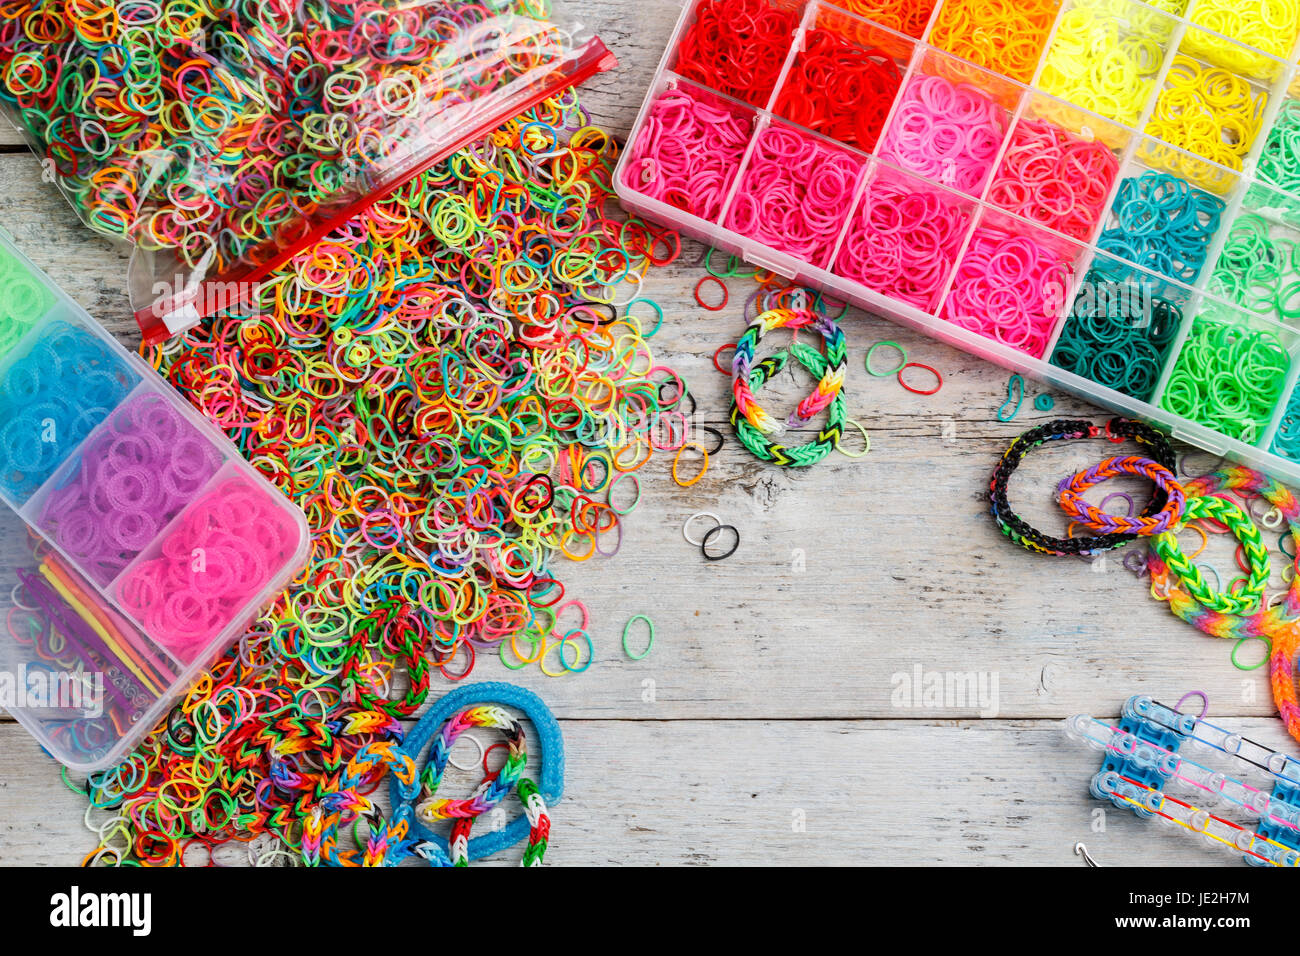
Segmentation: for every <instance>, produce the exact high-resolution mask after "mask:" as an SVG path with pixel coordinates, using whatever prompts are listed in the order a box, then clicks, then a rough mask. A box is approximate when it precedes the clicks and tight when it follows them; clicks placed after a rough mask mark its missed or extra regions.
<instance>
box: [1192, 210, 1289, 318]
mask: <svg viewBox="0 0 1300 956" xmlns="http://www.w3.org/2000/svg"><path fill="white" fill-rule="evenodd" d="M1296 235H1297V233H1295V232H1292V231H1290V230H1287V229H1284V228H1283V227H1280V226H1277V225H1275V224H1273V223H1271V222H1270V221H1269V220H1268V219H1266V218H1265V217H1264V216H1261V215H1259V214H1258V213H1254V212H1245V211H1243V212H1242V213H1241V215H1239V216H1237V218H1236V219H1234V220H1233V221H1232V226H1231V227H1230V228H1229V229H1228V236H1227V239H1225V240H1224V243H1223V251H1222V252H1220V254H1219V260H1218V262H1217V263H1216V264H1215V267H1214V272H1213V273H1212V274H1211V275H1210V291H1211V292H1214V293H1217V294H1219V295H1221V296H1223V297H1224V298H1226V299H1228V300H1229V301H1231V302H1236V303H1237V304H1239V305H1242V306H1245V307H1246V308H1247V309H1249V310H1250V311H1251V312H1257V313H1259V314H1261V315H1266V316H1269V317H1270V318H1273V319H1275V320H1276V321H1278V322H1283V323H1292V322H1295V321H1296V320H1298V319H1300V240H1297V239H1296V238H1288V236H1296Z"/></svg>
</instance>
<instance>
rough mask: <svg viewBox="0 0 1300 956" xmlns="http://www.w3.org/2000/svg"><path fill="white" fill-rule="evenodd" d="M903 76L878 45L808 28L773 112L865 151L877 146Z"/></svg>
mask: <svg viewBox="0 0 1300 956" xmlns="http://www.w3.org/2000/svg"><path fill="white" fill-rule="evenodd" d="M902 85H903V72H902V70H900V69H899V67H898V64H897V63H895V62H894V59H893V57H891V56H890V55H889V54H888V53H886V52H885V51H883V50H880V49H877V48H875V47H862V46H857V45H855V44H852V43H849V42H848V41H847V40H845V39H844V38H843V37H841V36H840V35H839V33H838V32H837V31H836V30H831V29H815V30H810V31H809V32H808V34H807V35H806V36H805V37H804V40H803V49H802V50H800V51H799V54H798V56H796V57H795V59H794V63H793V64H791V66H790V73H789V75H788V76H787V77H786V81H785V84H784V85H783V86H782V88H781V95H780V97H778V98H777V101H776V105H775V106H774V107H773V108H772V109H773V111H774V112H776V113H779V114H780V115H782V116H784V117H785V118H786V119H788V120H793V121H794V122H796V123H798V124H799V125H801V126H804V127H806V128H808V129H810V130H813V131H814V132H818V133H821V134H822V135H824V136H829V137H831V138H832V139H835V140H838V141H839V142H841V143H845V144H846V145H849V146H856V147H857V148H858V149H861V150H863V151H864V152H870V151H871V150H873V149H875V148H876V140H877V139H878V138H879V136H880V130H881V128H882V127H884V125H885V117H886V116H888V115H889V109H890V107H891V106H893V104H894V96H895V94H897V93H898V88H899V87H900V86H902Z"/></svg>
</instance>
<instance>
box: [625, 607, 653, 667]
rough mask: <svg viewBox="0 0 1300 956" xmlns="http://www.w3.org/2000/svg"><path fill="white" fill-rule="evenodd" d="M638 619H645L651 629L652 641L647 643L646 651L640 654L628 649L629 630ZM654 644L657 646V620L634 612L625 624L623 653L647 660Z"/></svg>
mask: <svg viewBox="0 0 1300 956" xmlns="http://www.w3.org/2000/svg"><path fill="white" fill-rule="evenodd" d="M637 621H645V623H646V627H648V628H649V629H650V641H649V643H648V644H646V646H645V650H644V651H642V652H641V653H640V654H633V653H632V652H631V651H630V650H628V646H627V635H628V632H629V631H631V629H632V625H633V624H635V623H636V622H637ZM654 646H655V622H654V621H652V620H650V618H648V617H646V616H645V615H644V614H633V615H632V617H631V618H629V619H628V622H627V623H626V624H624V625H623V653H624V654H626V655H627V656H628V657H629V658H631V659H632V660H634V661H642V660H645V659H646V658H647V657H648V656H649V655H650V649H651V648H652V647H654Z"/></svg>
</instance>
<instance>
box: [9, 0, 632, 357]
mask: <svg viewBox="0 0 1300 956" xmlns="http://www.w3.org/2000/svg"><path fill="white" fill-rule="evenodd" d="M614 65H616V60H615V59H614V57H613V55H612V54H611V53H610V52H609V51H608V50H607V49H606V47H605V46H604V44H603V43H601V41H600V40H599V38H597V37H595V36H594V35H592V34H589V33H587V32H586V31H585V28H584V27H583V26H582V24H581V23H579V22H577V21H576V20H573V19H568V18H566V17H565V16H564V15H563V14H562V13H561V12H560V11H559V10H558V9H557V8H556V4H555V3H554V0H481V2H461V0H356V2H354V0H3V2H0V66H2V67H3V71H4V74H3V75H4V83H3V88H2V89H0V98H3V100H4V102H5V105H6V108H7V109H8V110H9V112H10V114H11V117H12V118H13V119H14V121H15V123H16V125H18V126H19V128H20V129H21V130H22V131H23V132H24V134H25V135H26V136H27V138H28V141H29V143H30V144H31V146H32V149H33V150H34V151H35V152H36V153H37V155H38V156H40V157H41V158H42V160H43V161H44V163H45V167H46V170H47V172H48V173H50V174H52V176H53V178H54V180H55V182H56V183H57V184H58V186H59V188H60V190H61V191H62V192H63V194H64V196H65V197H67V199H68V201H69V202H70V203H71V204H72V206H73V208H74V209H75V210H76V211H77V213H78V215H79V216H80V217H81V218H82V220H83V221H84V222H85V223H86V224H87V225H88V226H90V228H91V229H93V230H95V231H96V232H98V233H100V234H102V235H105V236H109V237H112V238H114V239H118V240H122V241H125V242H127V243H130V244H131V245H132V246H133V247H134V248H133V252H132V257H131V263H130V267H129V275H128V286H129V290H130V297H131V306H132V308H133V309H134V310H135V313H136V319H137V321H138V322H139V323H140V328H141V331H142V332H143V335H144V340H145V342H147V343H150V344H152V343H157V342H160V341H162V340H165V339H166V338H169V337H170V336H172V335H176V334H179V333H180V332H182V331H184V330H185V329H187V328H190V327H192V326H193V325H195V324H197V323H198V322H199V321H200V320H201V319H202V318H203V317H205V316H207V315H210V314H212V313H213V312H216V311H219V310H221V309H224V308H228V307H230V306H232V305H235V304H237V303H238V302H240V301H244V300H246V299H247V298H248V297H249V295H250V293H251V292H252V291H253V290H254V289H255V288H256V284H257V282H258V281H259V280H260V279H262V278H263V277H265V276H266V275H267V274H268V273H269V272H270V271H271V270H272V269H274V268H275V267H276V266H278V265H280V264H281V263H283V262H285V261H287V260H288V259H289V257H291V256H292V255H293V254H294V253H296V252H298V251H301V250H302V249H304V248H306V247H308V246H309V245H311V244H312V243H313V242H315V241H316V240H317V239H319V238H320V237H321V236H323V235H324V234H325V233H326V232H327V231H328V230H329V229H331V228H333V227H334V226H336V225H338V224H340V223H342V222H345V221H347V220H348V219H351V218H352V217H353V216H355V215H356V214H357V213H358V212H359V211H361V210H362V209H363V208H365V207H366V206H368V205H369V204H371V203H373V202H374V201H376V200H377V199H379V198H381V197H382V196H384V195H385V194H387V193H388V192H390V191H391V190H392V189H394V188H395V187H396V186H398V185H400V184H401V183H403V182H405V181H407V180H409V179H410V178H411V177H412V176H415V175H417V174H418V173H420V172H421V171H423V170H424V169H427V168H428V167H429V166H431V165H433V164H434V163H436V162H438V161H440V160H442V159H444V158H446V157H447V156H448V155H450V154H451V153H452V152H454V151H455V150H457V149H460V148H462V147H463V146H465V145H466V144H468V143H470V142H472V141H474V140H476V139H479V138H481V137H482V136H484V135H486V134H487V133H488V132H490V131H491V130H493V129H495V128H496V127H497V126H498V125H500V123H501V122H502V121H504V120H505V119H507V118H509V117H510V116H513V115H516V114H517V113H519V112H521V111H523V110H526V109H528V108H530V107H531V106H533V105H535V104H536V103H538V102H540V101H541V100H543V99H545V98H546V97H548V96H553V95H555V94H556V93H557V92H560V91H562V90H563V89H565V88H567V87H568V86H570V85H573V84H576V83H581V82H582V81H583V80H585V79H587V78H588V77H590V76H592V75H594V74H595V73H598V72H600V71H602V70H607V69H610V68H612V67H613V66H614Z"/></svg>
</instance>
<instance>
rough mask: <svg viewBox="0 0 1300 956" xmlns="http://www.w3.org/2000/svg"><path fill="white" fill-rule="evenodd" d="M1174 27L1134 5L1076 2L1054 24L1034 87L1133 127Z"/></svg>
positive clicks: (1102, 0) (1109, 0) (1172, 22)
mask: <svg viewBox="0 0 1300 956" xmlns="http://www.w3.org/2000/svg"><path fill="white" fill-rule="evenodd" d="M1175 23H1176V21H1175V20H1173V19H1172V18H1170V17H1167V16H1164V15H1162V14H1159V13H1156V12H1155V11H1152V10H1147V9H1145V8H1144V7H1141V6H1139V5H1137V4H1128V3H1124V2H1120V3H1118V4H1117V3H1114V2H1113V0H1100V2H1098V0H1077V2H1075V3H1072V4H1071V5H1070V6H1069V8H1067V10H1066V11H1065V12H1064V13H1063V14H1062V15H1061V17H1060V20H1059V21H1058V23H1057V26H1056V33H1055V35H1054V36H1053V39H1052V45H1051V47H1050V48H1049V49H1048V51H1047V56H1046V57H1045V59H1044V61H1043V70H1042V74H1041V75H1040V76H1039V78H1038V85H1039V87H1040V88H1041V89H1042V90H1043V92H1044V93H1050V94H1052V95H1053V96H1059V97H1060V98H1061V99H1064V100H1067V101H1069V102H1071V103H1074V104H1076V105H1077V106H1082V107H1083V108H1084V109H1087V110H1091V111H1092V112H1094V113H1097V114H1099V115H1101V116H1105V117H1107V118H1108V119H1113V120H1117V121H1119V122H1121V123H1123V124H1125V125H1126V126H1136V125H1137V123H1138V121H1139V120H1140V118H1141V116H1142V113H1143V111H1144V110H1145V109H1146V104H1147V100H1148V99H1149V97H1150V95H1151V92H1152V90H1154V88H1155V82H1156V80H1155V78H1156V76H1157V74H1159V72H1160V67H1161V66H1162V65H1163V64H1164V61H1165V47H1164V45H1165V44H1166V43H1167V42H1168V41H1169V38H1170V37H1171V36H1172V34H1173V32H1174V25H1175Z"/></svg>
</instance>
